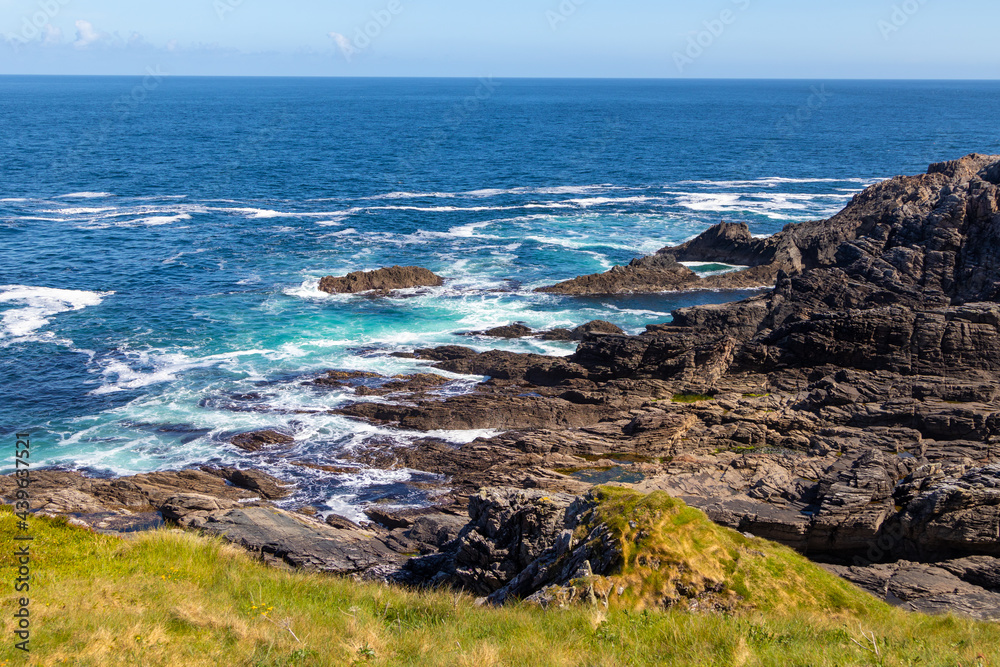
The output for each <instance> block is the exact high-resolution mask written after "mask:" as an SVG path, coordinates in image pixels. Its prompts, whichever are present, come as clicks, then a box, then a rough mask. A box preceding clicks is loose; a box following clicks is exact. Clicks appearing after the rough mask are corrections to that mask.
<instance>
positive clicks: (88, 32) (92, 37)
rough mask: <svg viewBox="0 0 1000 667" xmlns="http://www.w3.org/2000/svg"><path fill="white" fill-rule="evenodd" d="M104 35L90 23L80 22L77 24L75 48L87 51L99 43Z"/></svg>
mask: <svg viewBox="0 0 1000 667" xmlns="http://www.w3.org/2000/svg"><path fill="white" fill-rule="evenodd" d="M103 36H104V35H103V34H101V33H100V32H98V31H97V30H96V29H95V28H94V26H93V24H91V23H90V21H84V20H82V19H81V20H79V21H77V22H76V41H75V42H73V46H75V47H76V48H78V49H85V48H87V47H88V46H90V45H91V44H93V43H95V42H98V41H100V40H101V38H102V37H103Z"/></svg>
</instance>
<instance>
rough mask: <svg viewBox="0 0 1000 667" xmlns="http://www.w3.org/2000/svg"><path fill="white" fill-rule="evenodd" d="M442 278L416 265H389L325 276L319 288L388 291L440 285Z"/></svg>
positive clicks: (343, 291) (336, 291)
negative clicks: (370, 269)
mask: <svg viewBox="0 0 1000 667" xmlns="http://www.w3.org/2000/svg"><path fill="white" fill-rule="evenodd" d="M443 284H444V278H442V277H441V276H438V275H435V274H434V273H432V272H431V271H428V270H427V269H423V268H420V267H418V266H391V267H388V268H385V269H376V270H375V271H355V272H354V273H348V274H347V275H346V276H343V277H340V278H338V277H334V276H327V277H325V278H323V279H322V280H320V281H319V289H320V290H321V291H323V292H327V293H330V294H358V293H360V292H379V293H389V292H392V291H394V290H401V289H410V288H413V287H440V286H441V285H443Z"/></svg>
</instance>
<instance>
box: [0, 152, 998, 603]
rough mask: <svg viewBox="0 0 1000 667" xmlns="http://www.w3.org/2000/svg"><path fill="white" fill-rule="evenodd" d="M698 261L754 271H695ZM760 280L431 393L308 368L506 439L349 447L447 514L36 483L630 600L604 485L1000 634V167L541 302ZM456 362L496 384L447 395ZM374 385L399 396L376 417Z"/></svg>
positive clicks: (247, 534) (350, 554)
mask: <svg viewBox="0 0 1000 667" xmlns="http://www.w3.org/2000/svg"><path fill="white" fill-rule="evenodd" d="M681 261H692V262H722V263H727V264H734V265H740V266H745V267H748V268H746V269H743V270H740V271H735V272H732V273H728V274H723V275H718V276H712V277H709V278H698V276H697V275H695V274H694V273H693V272H691V271H690V270H688V269H687V268H685V267H684V266H683V265H681V264H679V262H681ZM748 286H756V287H766V288H768V289H767V290H766V291H761V293H760V294H758V295H757V296H754V297H752V298H750V299H747V300H745V301H741V302H738V303H730V304H725V305H716V306H699V307H694V308H686V309H681V310H679V311H677V312H675V313H674V314H673V319H672V321H671V322H670V323H669V324H663V325H656V326H650V327H648V328H647V331H646V332H645V333H643V334H641V335H638V336H630V335H626V334H624V333H622V332H620V331H616V330H614V329H612V328H609V327H605V326H594V327H591V328H590V329H589V330H585V331H578V332H569V331H567V332H565V334H564V335H566V336H567V337H568V338H570V339H572V338H575V337H577V336H578V337H580V338H581V339H582V340H581V342H580V345H579V347H578V349H577V351H576V352H575V354H573V355H572V356H570V357H547V356H543V355H531V354H515V353H510V352H500V351H492V352H486V353H478V352H476V351H474V350H472V349H470V348H466V347H460V346H449V347H444V348H436V349H429V350H415V351H414V352H413V353H412V356H413V357H414V358H416V359H419V360H423V361H425V362H426V363H427V366H428V369H427V372H426V373H421V374H419V375H416V376H407V377H400V378H381V379H376V378H371V377H368V376H367V375H365V374H358V373H351V372H343V371H334V372H331V373H330V374H328V375H327V376H324V377H323V378H318V379H316V378H314V379H313V380H312V381H313V382H318V383H320V384H322V383H324V382H327V383H337V384H336V385H335V386H339V387H349V388H353V389H354V390H355V391H356V393H357V394H358V401H357V402H355V403H352V404H350V405H348V406H346V407H344V408H341V409H338V410H336V412H337V413H338V414H342V415H346V416H349V417H352V418H355V419H361V420H366V421H369V422H375V423H379V424H390V425H399V426H401V427H404V428H406V429H411V430H417V431H434V430H439V429H497V430H499V431H501V432H502V433H501V434H500V435H498V436H496V437H494V438H489V439H479V440H476V441H474V442H472V443H470V444H468V445H464V446H462V447H455V446H453V445H450V444H448V443H446V442H443V441H440V440H436V439H433V438H426V439H423V440H419V441H417V442H416V443H413V444H411V445H407V446H400V445H398V444H394V443H385V442H379V441H372V442H371V443H369V445H368V446H367V447H366V448H362V449H359V450H358V451H356V452H355V454H354V457H355V459H356V462H357V463H359V464H364V465H369V466H375V467H384V468H392V467H406V468H410V469H416V470H423V471H428V472H434V473H440V474H442V475H444V476H445V478H446V480H447V482H446V487H447V490H448V493H447V494H444V495H442V496H441V498H440V501H441V502H440V504H439V505H438V506H437V507H433V508H429V509H421V510H414V511H410V512H402V513H391V512H378V511H375V512H373V513H370V514H369V518H371V519H372V520H373V522H372V523H371V524H369V525H367V526H365V527H364V528H362V527H359V526H356V525H354V524H352V523H351V522H349V521H346V520H341V519H338V518H336V517H330V518H329V519H328V520H327V521H325V522H324V521H321V520H319V519H318V518H317V517H313V516H309V515H308V514H309V513H308V512H305V513H303V512H293V511H288V510H281V509H277V508H276V507H274V506H273V500H274V499H276V498H278V497H279V496H278V495H277V494H281V493H286V492H287V489H282V488H281V487H280V485H279V484H277V481H276V480H273V479H270V478H267V476H262V474H261V473H252V474H251V473H247V472H245V471H244V472H240V471H232V470H207V471H186V472H182V473H159V474H158V475H159V476H139V477H136V478H127V479H120V480H88V479H85V478H83V477H82V476H81V475H79V474H77V473H56V472H42V473H38V474H39V476H41V477H42V482H41V483H40V484H38V483H36V484H38V485H36V491H35V497H36V498H44V499H45V506H44V507H42V508H41V509H42V510H43V511H51V512H56V513H70V514H74V515H75V517H76V520H78V521H84V522H86V523H88V524H90V525H97V524H98V523H99V522H95V521H93V520H91V518H89V517H92V516H98V517H99V516H100V515H101V514H108V513H110V515H112V518H113V519H114V521H120V520H121V519H120V518H118V517H122V516H127V514H132V515H143V516H145V515H148V516H154V517H156V516H162V517H164V518H166V519H168V520H171V521H175V522H177V523H179V524H181V525H185V526H189V527H192V528H198V529H201V530H203V531H206V532H209V533H213V534H218V535H222V536H225V537H226V538H227V539H229V540H231V541H234V542H236V543H239V544H243V545H244V546H246V547H248V548H250V549H252V550H255V551H257V552H259V553H261V554H262V555H265V556H266V557H267V558H269V559H271V560H274V561H276V562H279V561H280V562H283V563H287V564H291V565H296V566H303V567H312V568H316V569H321V570H325V571H331V572H338V573H353V574H357V575H359V576H366V577H378V578H388V579H393V580H396V581H403V582H408V583H411V584H421V585H441V584H448V585H453V586H457V587H460V588H464V589H466V590H471V591H475V592H476V593H477V594H479V595H482V596H484V597H486V598H487V599H488V600H489V601H491V602H496V603H502V602H503V601H505V600H507V599H511V598H533V599H534V600H536V601H538V602H539V603H542V604H552V603H559V602H564V601H566V600H571V599H597V600H600V599H601V598H602V597H603V599H604V600H605V601H606V600H607V598H608V596H609V595H612V591H613V590H614V586H611V583H609V582H614V581H616V580H614V576H616V575H615V573H616V572H620V571H621V565H622V562H623V558H625V556H623V555H622V554H623V553H624V552H622V548H623V547H622V546H621V545H622V544H624V543H623V542H622V541H621V540H622V539H623V538H622V536H623V535H626V534H630V533H629V531H630V530H641V529H638V528H635V527H632V528H628V527H626V526H622V525H618V524H616V523H615V522H614V521H612V520H611V519H609V518H608V516H607V515H602V514H601V512H600V511H599V508H600V504H599V503H597V502H596V501H595V498H596V497H597V496H599V495H600V494H601V493H606V491H601V490H599V489H598V490H595V486H598V485H601V484H607V483H611V484H614V485H618V486H622V487H628V488H629V489H632V490H635V491H638V492H643V493H653V492H664V493H665V494H666V495H668V496H670V497H672V498H675V499H678V500H680V501H683V502H684V503H686V504H687V505H689V506H691V507H694V508H697V509H699V510H702V511H703V512H704V513H705V514H706V515H707V516H708V517H709V518H711V519H712V520H713V521H714V522H716V523H717V524H721V525H722V526H726V527H729V528H732V529H735V530H736V531H738V532H740V533H744V534H746V535H753V536H756V537H759V538H766V539H767V540H771V541H774V542H778V543H781V544H783V545H786V546H789V547H791V548H793V549H795V550H797V551H799V552H800V553H802V554H804V555H806V556H808V557H809V558H811V559H813V560H815V561H819V562H822V563H824V564H825V567H827V568H828V569H829V570H830V571H831V572H834V573H835V574H837V575H839V576H841V577H844V578H847V579H849V580H850V581H852V582H855V583H856V584H858V585H859V586H861V587H863V588H865V589H867V590H869V591H871V592H872V593H874V594H875V595H878V596H880V597H882V598H884V599H886V600H889V601H891V602H893V603H895V604H899V605H902V606H905V607H907V608H910V609H915V610H921V611H929V612H940V611H954V612H957V613H962V614H966V615H971V616H976V617H979V618H989V619H997V618H1000V580H998V579H997V575H996V573H997V572H1000V418H998V413H1000V156H982V155H971V156H968V157H966V158H963V159H961V160H957V161H954V162H947V163H942V164H936V165H932V166H931V167H930V169H929V170H928V173H927V174H924V175H920V176H911V177H897V178H894V179H892V180H889V181H886V182H883V183H880V184H878V185H875V186H872V187H871V188H868V189H867V190H865V191H864V192H863V193H861V194H859V195H857V196H856V197H855V198H854V199H853V201H852V202H851V203H850V204H849V205H848V206H847V207H846V208H845V209H844V211H842V212H841V213H839V214H838V215H836V216H834V217H833V218H831V219H830V220H827V221H817V222H809V223H801V224H795V225H789V226H788V227H786V228H785V229H784V230H783V231H782V232H780V233H779V234H777V235H775V236H773V237H771V238H768V239H755V238H753V237H752V236H751V235H750V233H749V230H748V229H747V228H746V227H745V226H744V225H738V224H726V223H724V224H721V225H718V226H716V227H713V228H712V229H710V230H708V231H707V232H705V233H704V234H702V235H701V236H699V237H697V238H696V239H694V240H692V241H690V242H688V243H686V244H684V245H682V246H678V247H676V248H669V249H664V250H662V251H660V252H659V253H657V254H656V255H654V256H653V257H651V258H642V259H638V260H636V261H634V262H632V264H631V265H629V266H628V267H619V268H616V269H613V270H612V271H610V272H608V273H606V274H601V275H598V276H588V277H583V278H579V279H576V280H574V281H569V282H568V283H561V284H560V285H556V286H555V287H553V288H548V290H547V291H552V292H557V293H562V294H567V295H574V294H615V293H628V292H642V291H645V292H650V291H653V292H655V291H662V290H666V289H705V288H713V289H715V288H734V287H748ZM371 289H381V288H378V287H376V288H371ZM480 333H481V334H484V335H497V336H503V337H514V336H520V335H536V334H538V332H532V331H531V330H528V329H527V328H526V327H520V328H518V327H516V326H515V327H511V328H505V329H504V330H502V331H494V332H493V333H490V332H480ZM434 369H439V370H442V371H446V372H449V373H459V374H466V375H480V376H486V377H487V378H488V379H487V380H486V381H484V382H482V383H481V384H479V385H478V386H477V387H476V388H475V390H474V391H472V392H471V393H467V394H464V395H460V396H450V397H444V396H441V395H438V394H437V393H436V389H438V388H440V386H441V385H442V384H444V383H446V382H447V379H446V378H444V377H443V376H440V375H436V374H434V373H433V370H434ZM435 378H439V379H435ZM373 380H377V381H376V382H374V383H373ZM359 390H360V391H359ZM372 391H374V392H376V394H375V395H378V396H379V401H378V402H371V401H370V400H365V396H366V395H372V394H370V393H369V392H372ZM284 437H287V436H283V434H280V433H274V432H272V433H264V434H258V435H256V436H254V435H252V434H250V435H244V436H243V437H241V438H240V439H239V442H238V443H236V444H237V445H240V446H244V447H245V448H247V449H250V448H253V447H259V448H266V447H281V446H283V445H284V444H286V443H285V442H284V440H283V438H284ZM241 443H242V444H241ZM46 475H50V476H53V477H52V479H51V480H50V481H48V482H46V481H45V480H46V479H47V478H46V477H45V476H46ZM59 475H61V476H62V477H58V478H57V477H55V476H59ZM185 476H186V477H185ZM4 484H6V486H4V485H3V484H0V496H3V497H4V498H9V497H10V493H11V490H12V488H13V487H12V486H11V484H10V483H9V481H7V480H5V481H4ZM657 497H665V496H663V494H658V495H657ZM102 520H103V521H109V520H110V519H108V518H105V519H102ZM99 527H100V526H99ZM726 539H729V538H726ZM740 549H749V551H750V552H754V550H755V549H756V547H753V545H752V544H749V545H742V546H740ZM748 553H749V552H748ZM414 554H421V555H419V556H414ZM671 557H674V556H671ZM677 558H679V556H677ZM663 559H666V560H663ZM686 562H687V561H684V562H670V561H669V558H668V556H666V555H663V556H662V558H661V557H659V556H658V557H657V561H656V564H655V569H656V571H657V572H659V570H660V569H661V567H667V568H668V570H669V571H670V572H672V573H674V574H673V575H671V576H672V577H673V578H672V579H670V581H671V582H672V583H671V584H670V585H669V586H666V587H665V588H664V589H663V590H660V591H659V592H658V593H656V595H658V596H660V597H659V598H658V599H659V600H660V602H661V603H662V604H663V605H666V606H672V605H676V604H681V603H683V604H685V605H687V606H688V607H689V608H699V609H728V608H731V607H732V606H733V605H736V604H738V603H739V600H738V599H737V598H734V597H733V595H732V594H731V593H732V590H731V589H729V588H726V587H725V586H722V585H721V584H720V581H719V580H716V579H713V578H711V577H707V578H706V577H700V578H695V579H692V578H691V577H686V578H685V576H684V572H687V571H689V569H685V568H689V565H685V563H686ZM641 565H642V567H646V566H647V565H648V563H645V561H644V563H643V564H641ZM649 567H652V565H649ZM712 567H715V566H714V565H713V566H712ZM670 568H673V569H670ZM674 575H676V576H674ZM595 577H603V578H601V579H599V580H598V579H594V578H595ZM595 581H597V582H598V583H599V585H597V586H596V587H595V586H594V585H592V584H594V582H595ZM580 582H585V583H586V582H590V584H591V585H589V587H588V585H583V586H581V585H580ZM618 585H619V584H615V586H618ZM620 585H622V586H625V584H620ZM632 585H633V586H634V585H636V583H635V582H634V581H633V582H632ZM622 590H623V591H624V590H625V589H624V588H623V589H622ZM616 594H617V595H618V596H622V595H625V593H623V592H617V593H616Z"/></svg>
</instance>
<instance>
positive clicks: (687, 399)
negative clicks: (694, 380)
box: [670, 394, 715, 403]
mask: <svg viewBox="0 0 1000 667" xmlns="http://www.w3.org/2000/svg"><path fill="white" fill-rule="evenodd" d="M670 400H671V401H673V402H674V403H701V402H703V401H714V400H715V397H714V396H706V395H705V394H674V397H673V398H672V399H670Z"/></svg>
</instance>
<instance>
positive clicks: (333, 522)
mask: <svg viewBox="0 0 1000 667" xmlns="http://www.w3.org/2000/svg"><path fill="white" fill-rule="evenodd" d="M324 523H325V524H326V525H328V526H330V527H331V528H339V529H340V530H364V528H362V527H361V526H359V525H358V524H356V523H354V522H353V521H351V520H350V519H348V518H347V517H343V516H340V515H339V514H330V515H328V516H327V517H326V519H324Z"/></svg>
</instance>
